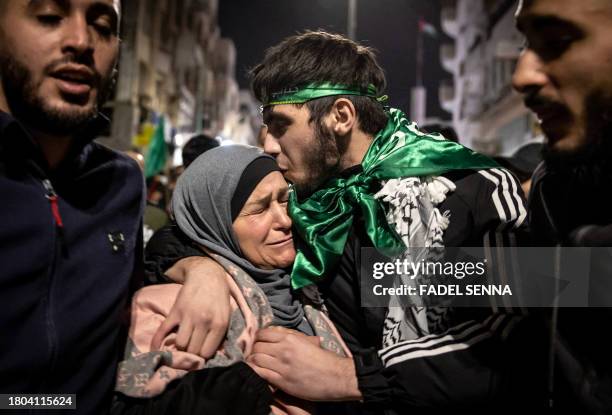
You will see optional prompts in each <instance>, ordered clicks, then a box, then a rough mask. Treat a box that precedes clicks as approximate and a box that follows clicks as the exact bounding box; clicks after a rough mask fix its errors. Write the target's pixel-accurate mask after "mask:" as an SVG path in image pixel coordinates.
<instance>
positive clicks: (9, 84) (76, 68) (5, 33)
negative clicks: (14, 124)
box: [0, 0, 119, 135]
mask: <svg viewBox="0 0 612 415" xmlns="http://www.w3.org/2000/svg"><path fill="white" fill-rule="evenodd" d="M2 1H3V2H6V3H5V4H4V5H3V10H2V14H1V15H0V77H1V84H0V109H2V110H4V111H8V112H11V113H12V114H13V116H14V117H15V118H17V119H19V120H20V121H21V122H22V123H24V124H25V125H27V126H28V127H30V128H33V129H35V130H38V131H41V132H43V133H46V134H50V135H67V134H71V133H73V132H74V130H75V129H76V128H80V127H82V126H83V125H84V124H85V123H86V122H87V121H89V120H90V119H91V118H93V117H94V116H96V115H97V112H98V108H99V106H100V105H101V104H102V103H103V101H104V100H105V99H106V95H107V94H108V90H109V87H110V85H111V80H112V77H113V72H114V69H115V65H116V62H117V55H118V51H119V38H118V25H119V0H2Z"/></svg>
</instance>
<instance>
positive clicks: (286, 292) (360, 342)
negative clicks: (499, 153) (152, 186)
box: [0, 0, 612, 414]
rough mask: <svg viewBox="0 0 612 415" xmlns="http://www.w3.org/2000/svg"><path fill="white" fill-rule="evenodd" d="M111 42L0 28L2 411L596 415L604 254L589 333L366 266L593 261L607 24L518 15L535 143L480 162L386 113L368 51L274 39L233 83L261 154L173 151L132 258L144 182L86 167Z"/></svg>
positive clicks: (607, 383) (107, 33)
mask: <svg viewBox="0 0 612 415" xmlns="http://www.w3.org/2000/svg"><path fill="white" fill-rule="evenodd" d="M120 19H121V9H120V2H119V1H117V0H66V1H21V0H6V1H2V2H0V188H1V189H2V190H3V194H4V197H3V203H2V206H1V207H0V210H1V211H2V219H3V224H2V226H0V238H1V240H2V248H1V250H0V258H1V262H2V264H3V267H2V272H1V273H0V300H1V302H2V304H5V305H6V311H5V313H4V314H3V316H2V317H1V318H0V328H1V333H2V340H1V341H0V393H2V394H9V395H11V396H19V395H24V394H41V395H52V394H74V395H75V396H76V411H77V412H78V413H83V414H105V413H112V414H158V413H159V414H161V413H164V414H165V413H173V414H193V413H210V414H270V413H274V414H314V413H318V414H404V413H412V412H415V413H516V412H517V411H520V410H533V411H537V412H540V413H543V412H550V413H566V412H569V411H571V412H574V413H589V414H600V413H608V412H610V411H612V358H611V357H610V353H609V350H608V349H609V345H610V344H609V342H608V341H607V340H606V338H605V332H604V333H602V331H605V325H606V322H607V321H608V320H609V318H608V315H609V311H608V310H610V309H609V308H607V307H609V306H610V303H611V301H610V299H611V298H612V295H611V293H612V291H610V289H612V287H610V283H609V282H608V279H609V278H608V277H611V276H612V254H610V253H609V252H608V250H605V249H603V250H599V251H597V252H598V257H597V262H596V263H594V265H593V267H591V269H590V270H587V271H585V272H584V275H581V276H580V278H582V279H584V280H587V281H588V282H589V284H588V286H589V290H590V291H589V292H588V296H589V304H594V305H597V306H598V307H584V308H558V307H546V308H537V309H532V308H522V309H510V308H504V307H499V306H497V305H495V304H494V303H493V302H492V303H491V307H488V308H485V307H478V308H476V307H428V306H426V307H416V306H413V305H410V304H406V303H403V302H402V300H401V299H398V298H396V297H392V298H391V299H390V300H389V302H388V304H387V306H386V307H366V306H364V304H363V297H362V295H361V283H362V282H363V280H364V279H366V278H368V275H366V274H367V272H366V271H365V269H364V268H363V267H362V261H363V256H364V255H365V254H364V252H366V251H367V249H373V250H376V251H377V252H379V253H381V254H384V255H386V256H387V257H389V258H395V257H404V258H406V257H409V258H412V259H415V258H414V255H416V254H415V253H416V252H419V249H421V248H423V247H427V248H428V249H430V250H434V249H435V251H436V252H438V251H442V252H443V251H444V248H451V247H462V246H466V247H467V246H469V247H480V248H482V252H483V255H487V253H488V252H490V251H491V248H492V247H499V248H501V247H514V246H537V247H556V248H559V247H565V246H578V247H608V246H610V245H611V244H612V214H611V212H612V210H611V209H610V208H609V206H610V204H609V202H610V200H609V199H610V198H611V197H612V192H610V191H608V189H607V186H609V183H610V179H612V161H611V160H612V142H611V141H610V139H609V138H608V137H607V136H608V135H609V134H610V133H612V116H611V111H612V75H610V74H612V71H610V72H609V71H608V70H609V69H612V60H611V59H610V56H611V53H612V29H611V27H612V25H611V23H612V3H610V2H609V1H607V0H584V1H580V2H576V1H573V0H521V1H520V2H519V5H518V9H517V11H516V24H517V28H518V29H519V31H520V32H521V33H522V34H523V35H524V36H525V39H526V43H525V46H524V49H523V51H522V53H521V55H520V58H519V60H518V63H517V67H516V69H515V73H514V76H513V86H514V88H515V89H516V91H518V92H519V93H520V94H522V96H523V97H524V102H525V105H526V106H527V107H528V108H529V109H530V110H532V111H533V112H534V113H535V114H536V115H537V117H538V118H539V120H540V122H541V126H542V130H543V132H544V134H545V135H546V142H545V143H544V144H543V145H540V146H535V147H534V146H530V147H529V148H524V149H521V151H519V152H518V153H517V154H516V155H515V156H514V157H511V158H507V159H498V160H497V161H496V160H493V159H491V158H489V157H486V156H484V155H482V154H479V153H476V152H474V151H472V150H470V149H468V148H466V147H464V146H462V145H461V144H460V143H458V142H457V140H455V139H445V138H444V137H443V136H442V135H439V134H437V133H434V132H424V131H421V130H419V128H418V126H416V124H414V123H413V122H411V121H410V120H409V119H408V118H407V117H406V115H405V114H404V113H403V112H402V111H400V110H399V109H395V108H390V107H388V106H386V105H385V102H384V99H383V98H382V93H383V91H384V89H385V84H386V80H385V76H384V72H383V69H382V68H381V67H380V66H379V64H378V63H377V60H376V56H375V53H374V52H373V50H372V49H370V48H368V47H365V46H362V45H360V44H358V43H356V42H355V41H352V40H350V39H347V38H346V37H344V36H342V35H339V34H333V33H328V32H324V31H308V32H305V33H301V34H297V35H294V36H291V37H288V38H286V39H285V40H283V41H281V42H280V43H279V44H277V45H275V46H272V47H270V48H269V49H268V50H267V51H266V53H265V56H264V57H263V60H262V61H261V63H260V64H258V65H257V66H255V67H254V68H253V69H252V71H251V73H250V75H251V81H252V83H251V86H252V91H253V93H254V95H255V97H256V98H257V99H258V100H259V101H260V102H261V104H262V115H263V122H264V125H263V127H262V131H261V137H260V138H261V143H262V146H263V149H258V148H254V147H247V146H238V145H235V146H222V147H219V146H216V145H214V143H212V144H211V142H210V141H209V139H202V140H203V141H202V140H201V139H199V138H198V139H194V140H192V142H190V144H189V145H188V146H187V147H186V149H185V151H184V161H185V170H184V172H181V174H180V176H179V177H178V179H177V181H176V186H175V189H174V192H173V196H172V203H171V206H170V207H169V208H168V209H167V211H166V212H163V213H164V214H165V215H167V217H166V218H164V220H163V221H162V222H160V223H159V224H158V225H156V226H155V232H154V234H153V232H152V231H151V232H150V233H151V234H152V236H151V238H150V240H149V241H148V244H147V246H146V250H145V248H144V240H143V235H144V232H143V221H146V220H147V216H146V213H145V212H146V208H147V203H146V201H145V183H144V178H143V174H142V166H140V167H139V166H138V164H137V163H136V162H135V161H134V160H133V159H132V158H130V157H129V156H128V155H125V154H121V153H119V152H116V151H113V150H110V149H108V148H106V147H104V146H102V145H100V144H98V143H96V142H95V141H93V139H94V138H95V137H96V134H97V132H98V131H100V129H101V128H104V123H105V122H106V121H105V120H104V117H103V116H102V115H100V113H99V108H100V107H101V105H102V104H103V103H104V101H105V99H106V98H107V96H108V92H109V89H110V88H111V87H112V84H113V79H114V73H115V67H116V64H117V57H118V53H119V44H120V42H119V26H120ZM460 139H461V137H459V141H460ZM540 150H541V157H542V158H543V161H542V162H541V163H539V165H538V166H537V168H535V165H536V164H537V163H538V161H539V158H540ZM135 158H137V157H135ZM534 168H535V173H534V174H533V176H531V175H530V172H531V171H532V170H533V169H534ZM523 190H525V191H526V192H528V193H525V192H524V191H523ZM527 201H528V202H527ZM149 210H151V209H149ZM149 216H150V217H151V213H150V214H149ZM16 409H18V408H16Z"/></svg>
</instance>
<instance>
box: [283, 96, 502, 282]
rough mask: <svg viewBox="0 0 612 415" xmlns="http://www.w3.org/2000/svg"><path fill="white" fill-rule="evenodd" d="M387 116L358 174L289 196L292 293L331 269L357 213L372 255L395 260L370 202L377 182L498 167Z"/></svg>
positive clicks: (392, 238)
mask: <svg viewBox="0 0 612 415" xmlns="http://www.w3.org/2000/svg"><path fill="white" fill-rule="evenodd" d="M388 116H389V121H388V122H387V125H386V126H385V128H384V129H383V130H382V131H380V132H379V133H378V135H377V136H376V137H375V138H374V140H373V141H372V144H371V145H370V147H369V149H368V151H367V152H366V154H365V156H364V158H363V161H362V162H361V166H362V168H363V169H362V171H361V172H359V173H357V174H354V175H352V176H350V177H348V178H342V177H339V178H333V179H331V180H329V181H328V182H327V183H325V185H323V187H322V188H320V189H319V190H317V191H316V192H315V193H313V194H312V195H311V196H310V197H308V198H307V199H306V200H304V201H302V202H300V201H298V200H297V196H296V195H295V192H292V194H291V198H290V201H289V212H290V215H291V218H292V219H293V225H294V227H295V228H296V230H297V232H298V234H299V235H300V237H301V238H302V240H303V241H304V242H305V243H306V245H307V247H306V248H305V249H299V250H298V253H297V256H296V258H295V263H294V264H293V271H292V273H291V283H292V286H293V288H295V289H298V288H301V287H305V286H307V285H311V284H315V283H317V282H319V281H320V280H322V279H323V278H324V277H326V276H327V274H328V273H329V272H330V271H331V270H332V269H333V267H334V266H335V265H336V264H337V262H338V260H339V258H340V256H341V255H342V252H343V250H344V245H345V244H346V241H347V238H348V235H349V231H350V229H351V226H352V224H353V217H354V215H355V214H356V213H357V212H358V211H361V213H362V215H363V218H364V222H365V228H366V231H367V234H368V236H369V237H370V239H371V240H372V243H373V244H374V247H375V248H376V249H377V250H378V251H380V252H381V253H383V254H385V255H387V256H395V255H397V254H399V253H401V252H402V251H403V250H404V249H405V246H404V244H403V242H402V241H401V239H400V237H399V235H398V234H397V233H396V232H395V230H394V229H393V228H392V227H391V226H390V225H389V224H388V223H387V220H386V218H385V211H384V209H383V206H382V202H379V201H378V200H376V199H374V196H373V195H374V194H375V192H376V191H377V190H378V188H379V186H380V182H381V181H382V180H389V179H396V178H400V177H415V176H433V175H440V174H443V173H446V172H449V171H451V170H464V169H473V170H478V169H488V168H495V167H499V165H498V164H497V163H496V162H495V161H493V160H492V159H490V158H488V157H486V156H484V155H482V154H478V153H476V152H474V151H472V150H470V149H468V148H466V147H464V146H462V145H460V144H457V143H454V142H452V141H448V140H446V139H444V138H442V137H441V136H439V135H427V134H424V133H422V132H420V131H418V130H417V127H416V125H415V124H414V123H411V122H410V121H408V119H407V118H406V116H405V115H404V113H403V112H401V111H400V110H398V109H394V108H391V109H388ZM357 266H359V264H357Z"/></svg>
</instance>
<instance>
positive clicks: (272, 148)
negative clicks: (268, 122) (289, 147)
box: [263, 131, 281, 157]
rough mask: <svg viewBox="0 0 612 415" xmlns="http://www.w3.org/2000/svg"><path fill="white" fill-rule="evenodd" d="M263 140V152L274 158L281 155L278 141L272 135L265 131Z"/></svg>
mask: <svg viewBox="0 0 612 415" xmlns="http://www.w3.org/2000/svg"><path fill="white" fill-rule="evenodd" d="M263 140H264V141H263V148H264V152H266V153H267V154H269V155H271V156H274V157H276V156H278V155H279V154H280V153H281V148H280V144H278V140H277V139H276V138H274V136H273V135H272V134H270V133H269V132H267V131H266V133H265V136H264V139H263Z"/></svg>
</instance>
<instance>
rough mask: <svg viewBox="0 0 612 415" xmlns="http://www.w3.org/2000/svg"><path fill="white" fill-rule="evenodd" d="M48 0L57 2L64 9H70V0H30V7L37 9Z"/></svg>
mask: <svg viewBox="0 0 612 415" xmlns="http://www.w3.org/2000/svg"><path fill="white" fill-rule="evenodd" d="M48 1H51V2H53V3H55V4H56V5H57V6H58V7H59V8H60V9H62V10H63V11H67V10H70V0H30V1H29V2H28V9H35V8H36V7H40V6H42V5H43V4H44V3H46V2H48Z"/></svg>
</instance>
